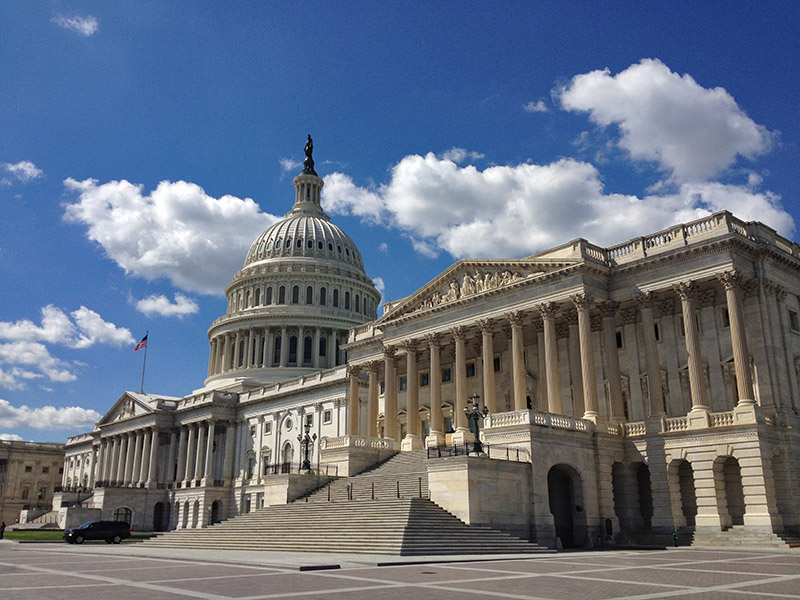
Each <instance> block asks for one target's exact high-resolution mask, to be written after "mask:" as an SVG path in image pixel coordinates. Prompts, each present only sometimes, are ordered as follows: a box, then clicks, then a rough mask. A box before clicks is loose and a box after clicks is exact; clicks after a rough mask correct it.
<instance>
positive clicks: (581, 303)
mask: <svg viewBox="0 0 800 600" xmlns="http://www.w3.org/2000/svg"><path fill="white" fill-rule="evenodd" d="M569 299H570V300H572V303H573V304H574V305H575V308H576V309H578V310H589V309H591V308H592V306H594V297H593V296H592V295H591V294H584V293H580V294H575V295H573V296H570V298H569Z"/></svg>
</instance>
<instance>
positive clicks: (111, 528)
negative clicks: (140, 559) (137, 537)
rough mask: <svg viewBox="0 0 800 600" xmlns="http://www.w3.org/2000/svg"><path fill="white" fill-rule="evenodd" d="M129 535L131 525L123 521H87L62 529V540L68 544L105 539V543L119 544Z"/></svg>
mask: <svg viewBox="0 0 800 600" xmlns="http://www.w3.org/2000/svg"><path fill="white" fill-rule="evenodd" d="M129 537H131V526H130V524H128V523H126V522H125V521H89V522H88V523H84V524H83V525H81V526H80V527H75V528H73V529H67V530H66V531H64V541H66V542H67V543H68V544H82V543H83V542H84V540H105V541H106V543H107V544H111V543H112V542H113V543H114V544H119V543H120V542H121V541H122V540H124V539H125V538H129Z"/></svg>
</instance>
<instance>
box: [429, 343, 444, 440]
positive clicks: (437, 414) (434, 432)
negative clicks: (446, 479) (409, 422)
mask: <svg viewBox="0 0 800 600" xmlns="http://www.w3.org/2000/svg"><path fill="white" fill-rule="evenodd" d="M427 340H428V348H430V351H431V359H430V360H431V364H430V374H429V375H428V383H429V385H430V388H431V432H430V435H428V437H427V438H426V439H425V444H426V445H427V446H428V447H429V448H435V447H436V446H441V445H442V444H444V440H445V437H444V430H443V429H444V428H443V427H442V424H443V421H442V367H441V358H440V355H439V351H440V350H441V347H440V338H439V335H438V334H435V333H430V334H428V336H427Z"/></svg>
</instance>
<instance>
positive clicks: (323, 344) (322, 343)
mask: <svg viewBox="0 0 800 600" xmlns="http://www.w3.org/2000/svg"><path fill="white" fill-rule="evenodd" d="M327 350H328V340H326V339H325V338H324V337H322V338H320V339H319V355H320V356H326V354H327Z"/></svg>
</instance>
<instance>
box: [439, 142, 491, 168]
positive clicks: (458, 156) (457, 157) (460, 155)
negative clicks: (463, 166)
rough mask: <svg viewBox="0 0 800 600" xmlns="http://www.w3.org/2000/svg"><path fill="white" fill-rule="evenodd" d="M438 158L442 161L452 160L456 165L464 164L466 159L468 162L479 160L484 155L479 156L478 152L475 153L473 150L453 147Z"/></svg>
mask: <svg viewBox="0 0 800 600" xmlns="http://www.w3.org/2000/svg"><path fill="white" fill-rule="evenodd" d="M439 156H440V158H442V159H444V160H452V161H453V162H454V163H456V164H460V163H462V162H464V161H465V160H466V159H470V160H480V159H481V158H483V157H484V156H486V155H485V154H481V153H480V152H475V151H473V150H467V149H466V148H457V147H455V146H453V147H452V148H450V150H445V151H444V152H443V153H442V154H441V155H439Z"/></svg>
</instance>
